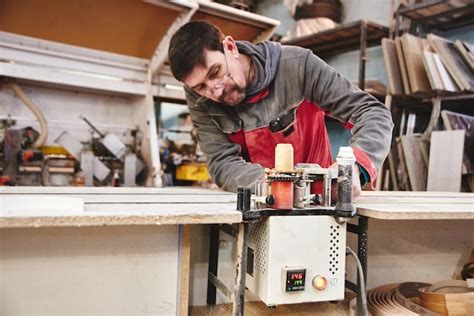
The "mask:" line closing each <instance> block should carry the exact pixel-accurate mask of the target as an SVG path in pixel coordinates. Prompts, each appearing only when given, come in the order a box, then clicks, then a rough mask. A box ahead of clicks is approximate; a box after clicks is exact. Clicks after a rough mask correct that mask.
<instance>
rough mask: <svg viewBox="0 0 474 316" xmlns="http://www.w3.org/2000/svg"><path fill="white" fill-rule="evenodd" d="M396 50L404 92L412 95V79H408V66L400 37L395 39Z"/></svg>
mask: <svg viewBox="0 0 474 316" xmlns="http://www.w3.org/2000/svg"><path fill="white" fill-rule="evenodd" d="M395 48H396V50H397V58H398V64H399V65H400V73H401V75H402V82H403V90H404V92H405V94H411V86H410V79H409V78H408V72H407V64H406V60H405V55H404V54H403V48H402V41H401V39H400V37H397V38H395Z"/></svg>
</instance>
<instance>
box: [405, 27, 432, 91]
mask: <svg viewBox="0 0 474 316" xmlns="http://www.w3.org/2000/svg"><path fill="white" fill-rule="evenodd" d="M401 43H402V49H403V54H404V56H405V61H406V65H407V72H408V77H409V80H410V86H411V92H412V93H428V92H430V91H431V86H430V83H429V80H428V76H427V75H426V70H425V67H424V65H423V57H422V56H423V48H422V43H421V38H418V37H416V36H414V35H411V34H409V33H405V34H403V36H402V37H401Z"/></svg>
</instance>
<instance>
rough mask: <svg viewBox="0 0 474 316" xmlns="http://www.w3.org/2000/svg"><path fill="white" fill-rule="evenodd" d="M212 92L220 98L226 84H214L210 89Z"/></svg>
mask: <svg viewBox="0 0 474 316" xmlns="http://www.w3.org/2000/svg"><path fill="white" fill-rule="evenodd" d="M210 93H211V95H213V96H215V97H216V98H219V97H220V96H221V95H222V94H223V93H224V85H223V84H217V85H214V86H212V88H211V89H210Z"/></svg>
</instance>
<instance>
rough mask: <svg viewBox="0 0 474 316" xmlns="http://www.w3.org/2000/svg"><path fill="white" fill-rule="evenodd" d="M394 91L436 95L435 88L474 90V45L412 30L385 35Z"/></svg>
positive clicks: (391, 90) (385, 60)
mask: <svg viewBox="0 0 474 316" xmlns="http://www.w3.org/2000/svg"><path fill="white" fill-rule="evenodd" d="M382 50H383V55H384V63H385V68H386V70H387V79H388V88H389V92H390V94H391V95H395V96H400V95H414V96H424V95H433V94H436V93H433V92H474V46H473V45H471V44H469V43H466V42H462V41H459V40H457V41H455V42H452V41H449V40H447V39H444V38H442V37H439V36H436V35H434V34H428V36H427V38H426V39H424V38H420V37H417V36H414V35H412V34H409V33H405V34H403V35H402V36H401V37H397V38H395V39H394V40H391V39H388V38H384V39H382Z"/></svg>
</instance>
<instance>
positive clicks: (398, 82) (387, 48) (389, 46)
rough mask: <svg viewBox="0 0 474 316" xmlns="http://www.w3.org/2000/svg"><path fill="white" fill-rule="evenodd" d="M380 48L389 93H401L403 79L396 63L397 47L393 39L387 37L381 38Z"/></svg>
mask: <svg viewBox="0 0 474 316" xmlns="http://www.w3.org/2000/svg"><path fill="white" fill-rule="evenodd" d="M382 50H383V59H384V62H385V69H386V70H387V78H388V86H389V88H390V94H393V95H402V94H404V90H403V79H402V74H401V70H400V65H399V63H398V57H397V48H396V46H395V41H393V40H390V39H388V38H383V39H382Z"/></svg>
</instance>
